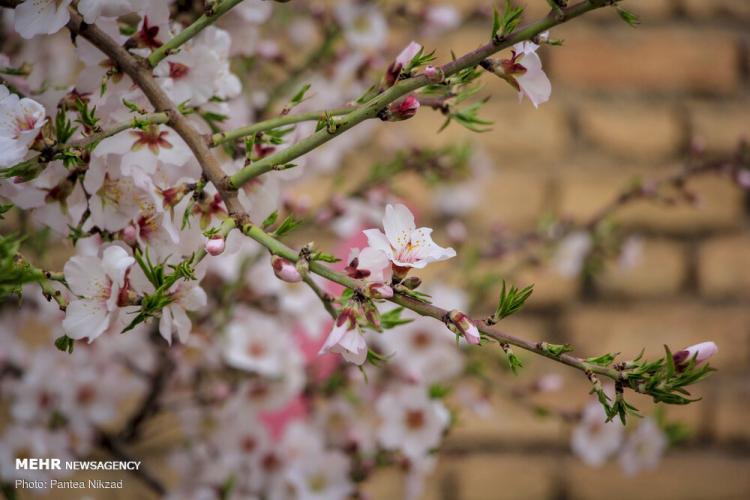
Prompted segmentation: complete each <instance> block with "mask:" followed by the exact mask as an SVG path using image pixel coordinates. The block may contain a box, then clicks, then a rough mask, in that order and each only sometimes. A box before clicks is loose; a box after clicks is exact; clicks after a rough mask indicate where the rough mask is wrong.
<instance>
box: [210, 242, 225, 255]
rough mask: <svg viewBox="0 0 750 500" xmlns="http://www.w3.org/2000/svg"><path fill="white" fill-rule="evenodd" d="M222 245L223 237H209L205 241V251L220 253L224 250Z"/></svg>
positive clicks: (211, 253) (214, 253)
mask: <svg viewBox="0 0 750 500" xmlns="http://www.w3.org/2000/svg"><path fill="white" fill-rule="evenodd" d="M224 246H225V241H224V238H211V239H209V240H208V241H207V242H206V252H208V254H209V255H214V256H216V255H220V254H221V253H222V252H224Z"/></svg>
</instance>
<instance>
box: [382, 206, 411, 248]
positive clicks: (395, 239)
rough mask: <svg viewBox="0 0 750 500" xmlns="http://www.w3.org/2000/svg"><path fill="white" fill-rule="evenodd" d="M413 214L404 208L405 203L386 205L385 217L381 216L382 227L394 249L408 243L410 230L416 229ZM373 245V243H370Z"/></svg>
mask: <svg viewBox="0 0 750 500" xmlns="http://www.w3.org/2000/svg"><path fill="white" fill-rule="evenodd" d="M416 227H417V226H416V225H414V215H412V213H411V211H410V210H409V209H408V208H406V205H402V204H400V203H399V204H396V205H390V204H389V205H386V207H385V217H383V229H384V230H385V236H386V238H388V241H389V242H390V243H391V246H393V248H395V249H397V250H398V249H400V248H402V247H404V246H406V244H407V243H409V236H410V235H411V232H412V231H414V230H415V229H416ZM372 246H374V245H372Z"/></svg>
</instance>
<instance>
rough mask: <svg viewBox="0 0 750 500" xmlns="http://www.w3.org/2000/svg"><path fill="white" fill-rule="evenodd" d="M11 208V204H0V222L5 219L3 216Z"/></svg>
mask: <svg viewBox="0 0 750 500" xmlns="http://www.w3.org/2000/svg"><path fill="white" fill-rule="evenodd" d="M11 208H13V204H12V203H7V204H5V205H3V204H2V203H0V220H4V219H5V214H6V213H8V210H10V209H11Z"/></svg>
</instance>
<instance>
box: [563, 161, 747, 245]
mask: <svg viewBox="0 0 750 500" xmlns="http://www.w3.org/2000/svg"><path fill="white" fill-rule="evenodd" d="M678 168H679V167H678V166H674V167H671V168H667V167H665V168H660V169H659V172H654V169H650V170H648V169H645V168H636V167H631V168H628V167H626V166H625V167H622V168H620V170H619V171H617V172H612V171H610V170H605V169H581V168H568V169H566V170H565V174H564V176H563V177H562V180H561V186H560V198H561V213H562V215H566V216H571V217H573V218H575V219H576V220H579V221H586V220H588V219H589V218H591V217H592V216H593V215H594V214H595V213H597V211H598V210H599V209H601V208H602V207H603V206H605V204H607V203H610V202H611V201H612V200H613V199H614V198H615V197H616V196H617V195H618V193H620V192H622V191H623V190H624V189H625V188H627V187H628V186H629V185H630V184H631V183H632V182H633V181H634V180H636V179H643V180H652V179H658V178H660V177H661V176H664V175H665V173H666V172H676V171H678ZM688 187H689V188H690V190H691V191H692V192H694V193H696V194H697V195H698V199H699V203H698V206H697V207H696V206H693V205H688V204H686V203H680V204H678V205H676V206H668V205H667V206H665V205H664V204H661V203H654V202H652V201H648V200H639V201H636V202H632V203H630V204H629V205H627V206H626V207H623V208H621V209H620V210H618V211H617V213H616V214H615V216H614V219H615V220H616V221H619V222H621V223H622V224H624V225H626V226H630V227H641V228H648V229H654V230H660V231H668V232H670V233H691V232H696V231H705V230H706V229H709V228H734V227H738V226H739V225H740V224H741V222H742V219H743V217H744V206H743V193H742V192H741V191H740V190H739V189H738V188H737V187H735V186H734V184H733V183H731V182H730V181H729V180H727V179H726V178H723V177H717V176H703V177H700V178H694V179H692V180H690V181H689V183H688Z"/></svg>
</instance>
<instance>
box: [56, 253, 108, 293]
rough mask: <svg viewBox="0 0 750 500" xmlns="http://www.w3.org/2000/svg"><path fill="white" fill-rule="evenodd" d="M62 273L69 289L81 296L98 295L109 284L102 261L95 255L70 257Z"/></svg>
mask: <svg viewBox="0 0 750 500" xmlns="http://www.w3.org/2000/svg"><path fill="white" fill-rule="evenodd" d="M63 274H64V275H65V281H66V282H67V283H68V287H69V288H70V290H71V291H72V292H73V293H74V294H76V295H80V296H83V297H95V296H98V295H99V294H100V293H101V292H102V291H103V290H105V289H106V288H107V287H108V286H109V283H108V280H107V275H106V273H105V272H104V268H103V267H102V263H101V261H100V260H99V259H97V258H96V257H91V256H83V255H77V256H75V257H72V258H71V259H70V260H68V262H66V263H65V267H64V268H63Z"/></svg>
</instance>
